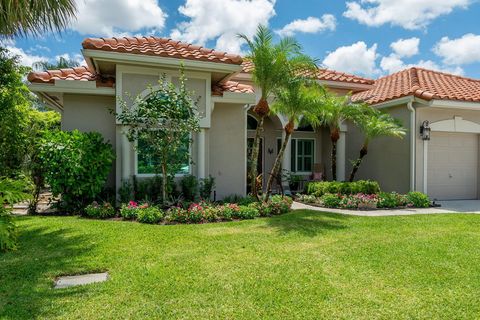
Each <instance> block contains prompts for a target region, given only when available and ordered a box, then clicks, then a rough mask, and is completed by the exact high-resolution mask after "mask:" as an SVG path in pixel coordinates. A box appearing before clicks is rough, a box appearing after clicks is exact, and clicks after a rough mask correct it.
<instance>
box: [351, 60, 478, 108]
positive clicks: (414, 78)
mask: <svg viewBox="0 0 480 320" xmlns="http://www.w3.org/2000/svg"><path fill="white" fill-rule="evenodd" d="M406 96H415V97H418V98H421V99H424V100H434V99H438V100H457V101H471V102H480V80H475V79H469V78H465V77H460V76H456V75H453V74H448V73H443V72H438V71H433V70H427V69H423V68H417V67H414V68H410V69H407V70H403V71H400V72H397V73H394V74H392V75H389V76H386V77H383V78H380V79H378V80H377V81H375V85H374V88H373V89H370V90H367V91H363V92H359V93H356V94H354V95H353V96H352V99H353V100H354V101H365V102H367V103H370V104H377V103H382V102H386V101H389V100H394V99H398V98H402V97H406Z"/></svg>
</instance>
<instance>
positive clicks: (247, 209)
mask: <svg viewBox="0 0 480 320" xmlns="http://www.w3.org/2000/svg"><path fill="white" fill-rule="evenodd" d="M235 214H236V217H235V218H237V219H255V218H256V217H258V216H260V213H259V212H258V209H257V208H255V207H253V206H240V210H238V211H237V212H235Z"/></svg>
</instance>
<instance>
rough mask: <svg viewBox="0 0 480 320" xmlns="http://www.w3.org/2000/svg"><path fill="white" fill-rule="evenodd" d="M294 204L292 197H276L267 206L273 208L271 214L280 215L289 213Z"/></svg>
mask: <svg viewBox="0 0 480 320" xmlns="http://www.w3.org/2000/svg"><path fill="white" fill-rule="evenodd" d="M292 202H293V201H292V198H290V197H284V196H281V195H275V196H272V197H271V198H270V201H269V203H267V204H268V205H269V206H270V207H271V208H272V210H271V214H274V215H279V214H284V213H287V212H289V211H290V208H291V207H292Z"/></svg>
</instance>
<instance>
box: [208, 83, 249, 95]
mask: <svg viewBox="0 0 480 320" xmlns="http://www.w3.org/2000/svg"><path fill="white" fill-rule="evenodd" d="M224 92H233V93H255V91H254V89H253V87H252V86H250V85H248V84H243V83H239V82H236V81H227V82H225V83H222V84H215V85H213V86H212V95H214V96H222V95H223V93H224Z"/></svg>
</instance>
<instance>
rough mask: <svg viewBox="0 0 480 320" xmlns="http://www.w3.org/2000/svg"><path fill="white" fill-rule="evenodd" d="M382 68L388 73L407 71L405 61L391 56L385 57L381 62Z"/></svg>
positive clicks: (393, 55)
mask: <svg viewBox="0 0 480 320" xmlns="http://www.w3.org/2000/svg"><path fill="white" fill-rule="evenodd" d="M380 67H381V68H382V70H385V71H387V72H388V73H395V72H398V71H400V70H403V69H405V64H404V63H403V60H402V59H400V58H399V57H398V56H397V55H395V54H391V55H389V56H388V57H383V58H382V60H381V61H380Z"/></svg>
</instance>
